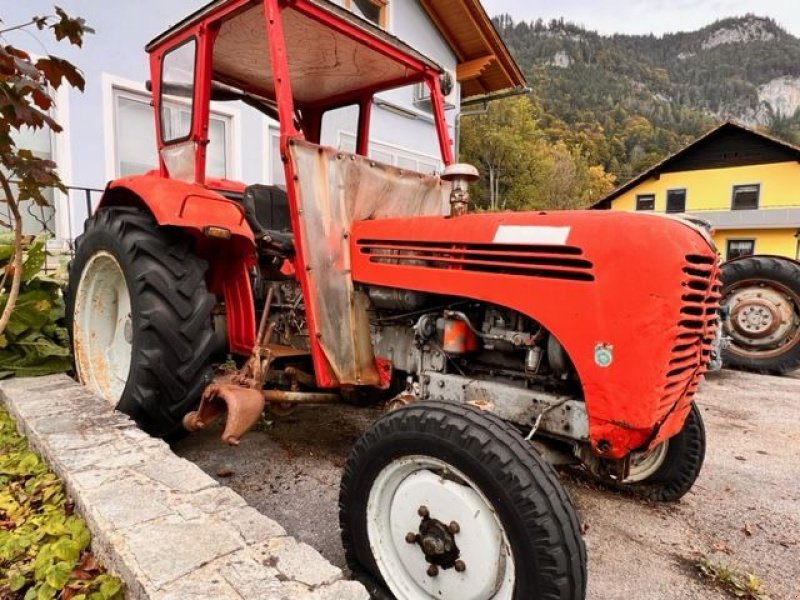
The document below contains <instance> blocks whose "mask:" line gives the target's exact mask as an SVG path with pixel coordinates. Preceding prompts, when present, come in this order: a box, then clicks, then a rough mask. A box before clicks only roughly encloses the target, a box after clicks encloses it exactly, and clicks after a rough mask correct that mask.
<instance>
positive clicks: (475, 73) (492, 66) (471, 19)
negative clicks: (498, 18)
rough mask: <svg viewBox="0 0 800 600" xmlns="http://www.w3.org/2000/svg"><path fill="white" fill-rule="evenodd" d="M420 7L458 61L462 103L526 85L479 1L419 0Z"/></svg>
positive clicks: (523, 76)
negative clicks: (428, 16)
mask: <svg viewBox="0 0 800 600" xmlns="http://www.w3.org/2000/svg"><path fill="white" fill-rule="evenodd" d="M421 4H422V7H423V8H424V9H425V10H426V11H427V13H428V14H429V15H430V17H431V19H432V20H433V22H434V24H435V25H436V27H437V28H438V29H439V31H440V32H441V34H442V35H443V36H444V38H445V39H446V40H447V42H448V44H449V45H450V47H451V48H452V49H453V52H455V54H456V57H457V58H458V70H457V74H456V79H458V81H459V83H461V98H462V100H466V99H469V98H474V97H477V96H485V95H490V94H495V93H497V92H502V91H505V90H508V89H512V88H521V87H523V86H525V84H526V80H525V75H524V74H523V73H522V70H521V69H520V67H519V65H518V64H517V62H516V61H515V60H514V58H513V57H512V56H511V52H510V51H509V50H508V48H507V47H506V45H505V43H504V42H503V40H502V39H501V38H500V34H498V33H497V30H496V29H495V27H494V24H493V23H492V20H491V19H490V18H489V15H487V14H486V11H485V10H484V8H483V6H482V5H481V3H480V0H421Z"/></svg>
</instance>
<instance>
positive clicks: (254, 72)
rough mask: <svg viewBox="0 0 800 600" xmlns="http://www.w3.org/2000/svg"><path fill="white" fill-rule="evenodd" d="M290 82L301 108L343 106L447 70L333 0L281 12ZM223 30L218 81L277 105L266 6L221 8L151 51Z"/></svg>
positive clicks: (176, 29) (223, 1)
mask: <svg viewBox="0 0 800 600" xmlns="http://www.w3.org/2000/svg"><path fill="white" fill-rule="evenodd" d="M281 17H282V21H283V29H284V34H285V36H284V37H285V40H286V55H287V57H288V63H289V76H290V80H291V84H292V91H293V94H294V102H295V105H296V106H297V107H298V108H301V109H302V108H306V107H309V108H324V107H329V106H336V105H339V106H342V105H345V104H348V103H350V102H351V101H357V100H358V99H361V98H363V97H364V96H365V95H369V94H371V93H374V92H375V91H380V90H384V89H391V88H394V87H400V86H404V85H409V84H413V83H418V82H421V81H423V80H424V78H425V75H426V73H427V74H430V73H442V72H443V69H442V68H441V67H440V66H439V65H437V64H436V63H434V62H433V61H431V60H430V59H428V58H427V57H425V56H423V55H422V54H420V53H419V52H417V51H416V50H414V49H413V48H411V47H410V46H408V45H407V44H405V43H403V42H401V41H400V40H399V39H397V38H396V37H394V36H391V35H389V34H387V33H386V32H385V31H383V30H382V29H380V28H378V27H375V26H373V25H372V24H370V23H369V22H367V21H365V20H363V19H360V18H358V17H357V16H355V15H353V14H352V13H351V12H350V11H348V10H346V9H343V8H341V7H339V6H338V5H336V4H334V3H332V2H330V1H329V0H303V1H302V2H290V3H287V4H286V5H285V8H284V9H283V10H282V12H281ZM203 26H206V27H208V26H213V27H218V28H219V31H218V34H217V37H216V41H215V43H214V49H213V57H212V65H213V67H212V68H213V79H214V80H215V81H219V82H221V83H224V84H227V85H230V86H233V87H236V88H238V89H242V90H244V91H247V92H249V93H252V94H256V95H258V96H262V97H264V98H268V99H274V98H275V95H276V93H275V82H274V78H273V76H272V72H271V61H270V48H269V44H268V41H267V33H266V24H265V18H264V5H263V2H261V1H260V0H215V1H213V2H211V3H209V4H207V5H206V6H204V7H203V8H201V9H199V10H198V11H196V12H195V13H193V14H191V15H189V16H188V17H187V18H186V19H184V20H183V21H181V22H179V23H178V24H176V25H175V26H173V27H171V28H170V29H168V30H167V31H165V32H164V33H162V34H161V35H159V36H158V37H156V38H155V39H153V40H152V41H151V42H150V43H149V44H147V46H146V50H147V51H148V52H158V51H159V50H160V49H163V47H164V46H165V45H169V44H170V43H172V42H173V41H174V40H175V39H181V38H183V37H185V35H186V33H187V32H188V31H191V30H193V29H196V28H198V27H203Z"/></svg>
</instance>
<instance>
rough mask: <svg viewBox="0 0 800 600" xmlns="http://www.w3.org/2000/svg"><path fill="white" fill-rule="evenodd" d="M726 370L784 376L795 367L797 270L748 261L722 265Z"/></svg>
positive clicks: (798, 353) (773, 261) (761, 259)
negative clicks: (732, 369)
mask: <svg viewBox="0 0 800 600" xmlns="http://www.w3.org/2000/svg"><path fill="white" fill-rule="evenodd" d="M722 284H723V285H722V305H723V306H724V307H726V309H727V312H728V318H727V319H726V321H725V323H724V331H725V334H726V335H727V336H729V337H730V338H731V344H730V345H729V346H728V348H727V349H726V350H725V351H724V352H723V354H722V359H723V364H724V365H725V366H728V367H734V368H739V369H745V370H748V371H756V372H758V373H771V374H774V375H783V374H784V373H787V372H789V371H793V370H795V369H798V368H800V265H798V264H796V263H794V262H792V261H790V260H781V259H779V258H773V257H768V256H750V257H747V258H742V259H739V260H735V261H733V262H729V263H725V264H724V265H722Z"/></svg>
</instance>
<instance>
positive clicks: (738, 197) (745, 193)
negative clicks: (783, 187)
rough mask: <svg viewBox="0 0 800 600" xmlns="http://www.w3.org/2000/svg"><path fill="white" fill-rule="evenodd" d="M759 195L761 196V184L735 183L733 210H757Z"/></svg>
mask: <svg viewBox="0 0 800 600" xmlns="http://www.w3.org/2000/svg"><path fill="white" fill-rule="evenodd" d="M759 196H761V186H760V185H759V184H753V185H735V186H733V198H732V199H731V210H756V209H757V208H758V199H759Z"/></svg>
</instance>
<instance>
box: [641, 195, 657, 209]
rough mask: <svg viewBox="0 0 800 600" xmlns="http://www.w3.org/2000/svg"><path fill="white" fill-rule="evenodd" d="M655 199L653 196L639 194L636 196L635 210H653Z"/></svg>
mask: <svg viewBox="0 0 800 600" xmlns="http://www.w3.org/2000/svg"><path fill="white" fill-rule="evenodd" d="M655 209H656V197H655V195H654V194H639V195H637V196H636V210H655Z"/></svg>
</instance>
